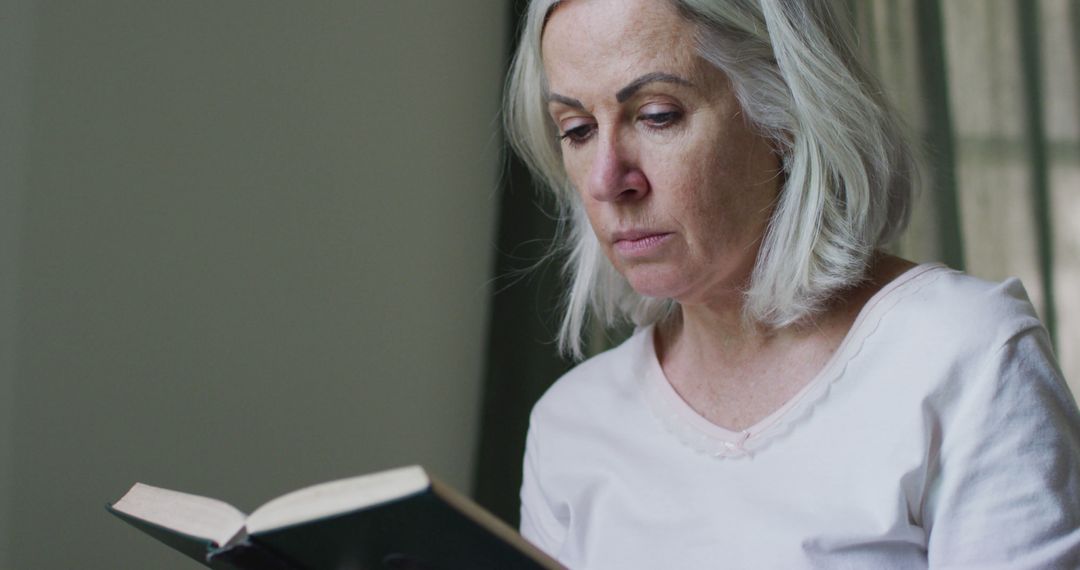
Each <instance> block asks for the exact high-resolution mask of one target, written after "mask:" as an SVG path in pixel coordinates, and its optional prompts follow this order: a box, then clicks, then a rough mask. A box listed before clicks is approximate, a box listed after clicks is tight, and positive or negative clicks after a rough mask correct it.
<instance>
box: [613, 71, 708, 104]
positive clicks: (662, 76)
mask: <svg viewBox="0 0 1080 570" xmlns="http://www.w3.org/2000/svg"><path fill="white" fill-rule="evenodd" d="M657 82H659V83H674V84H675V85H687V86H689V85H692V83H690V80H688V79H683V78H682V77H679V76H678V75H672V74H670V73H664V72H662V71H654V72H652V73H646V74H645V75H642V76H641V77H638V78H637V79H635V80H633V81H631V82H630V83H629V84H628V85H627V86H626V87H623V88H622V89H619V91H618V92H617V93H615V100H616V101H618V102H619V103H625V102H626V100H627V99H629V98H631V97H633V96H634V93H637V92H638V91H639V90H640V89H641V88H642V87H645V86H646V85H648V84H650V83H657Z"/></svg>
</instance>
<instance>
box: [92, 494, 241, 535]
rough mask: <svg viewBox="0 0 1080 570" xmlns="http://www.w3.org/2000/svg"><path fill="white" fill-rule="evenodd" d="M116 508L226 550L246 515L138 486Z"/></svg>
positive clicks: (214, 503) (229, 507)
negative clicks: (207, 541)
mask: <svg viewBox="0 0 1080 570" xmlns="http://www.w3.org/2000/svg"><path fill="white" fill-rule="evenodd" d="M112 508H113V509H115V510H117V511H120V512H122V513H126V514H128V515H131V516H133V517H135V518H138V519H142V520H144V521H146V522H149V523H152V524H156V525H158V526H160V527H164V528H167V529H170V530H173V531H175V532H178V533H181V534H186V535H188V536H193V537H195V538H202V539H207V540H210V541H212V542H213V543H214V544H216V545H217V546H223V545H225V544H227V543H228V542H229V541H230V540H232V539H233V537H234V536H236V535H237V534H238V533H240V532H242V530H243V528H244V518H245V515H244V513H242V512H240V511H239V510H238V509H237V508H236V507H234V506H232V505H230V504H228V503H225V502H223V501H219V500H217V499H211V498H209V497H201V496H199V495H191V494H188V493H181V492H179V491H171V490H169V489H161V488H159V487H153V486H151V485H144V484H142V483H136V484H135V486H134V487H132V488H131V490H130V491H128V492H127V494H125V495H124V496H123V497H121V498H120V500H119V501H116V502H115V503H113V505H112Z"/></svg>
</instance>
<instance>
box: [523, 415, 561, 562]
mask: <svg viewBox="0 0 1080 570" xmlns="http://www.w3.org/2000/svg"><path fill="white" fill-rule="evenodd" d="M537 439H538V437H537V430H536V428H535V426H534V425H530V427H529V434H528V437H527V438H526V441H525V461H524V466H523V470H522V484H521V529H520V530H521V535H522V536H524V537H525V539H526V540H528V541H529V542H531V543H533V544H534V545H536V547H537V548H539V549H540V550H543V551H544V552H545V553H547V554H548V555H549V556H551V557H552V558H558V556H557V555H558V553H559V550H560V549H561V547H562V542H563V540H564V539H565V538H566V525H565V524H564V523H563V522H560V520H559V519H558V517H556V516H555V514H554V511H553V509H552V508H551V504H550V503H549V501H548V497H547V495H546V494H545V493H544V491H543V489H542V488H541V482H542V479H541V477H540V470H539V467H540V465H541V460H540V452H539V449H538V448H539V443H538V441H537Z"/></svg>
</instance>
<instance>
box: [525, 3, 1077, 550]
mask: <svg viewBox="0 0 1080 570" xmlns="http://www.w3.org/2000/svg"><path fill="white" fill-rule="evenodd" d="M836 10H837V8H834V7H831V6H830V5H829V4H827V3H826V2H824V1H820V0H815V1H810V0H694V1H691V0H564V1H561V2H560V1H553V0H534V1H533V2H532V5H531V6H530V8H529V10H528V13H527V15H526V22H525V27H524V30H523V34H522V38H521V44H520V47H519V49H518V53H517V55H516V58H515V62H514V66H513V69H512V72H511V78H510V85H509V90H508V98H507V105H506V113H507V125H508V132H509V135H510V138H511V141H512V143H513V144H514V146H515V148H516V150H517V151H518V152H519V154H521V155H522V157H523V158H524V159H525V160H526V162H527V163H528V164H529V165H530V167H531V168H532V169H533V171H534V172H535V173H536V174H537V175H538V176H539V177H540V178H541V179H543V180H544V181H545V182H546V183H547V185H548V186H549V187H550V188H551V189H552V190H553V191H554V192H555V193H556V195H557V196H558V197H559V200H560V203H561V204H562V206H563V211H564V212H565V217H564V219H565V221H566V228H565V229H566V232H565V234H566V240H567V244H568V248H567V249H568V250H569V252H570V257H569V263H568V268H569V272H570V274H571V278H572V279H571V281H572V284H571V288H570V291H569V294H568V303H567V313H566V318H565V320H564V324H563V328H562V331H561V335H560V340H561V342H562V346H563V348H564V349H566V350H567V351H568V352H569V353H571V354H575V355H580V353H581V351H580V344H581V341H580V338H581V331H582V329H583V327H584V326H585V322H586V317H585V315H586V313H591V315H593V316H594V317H595V318H598V319H601V320H602V321H604V322H606V323H609V324H610V323H613V322H616V321H618V320H620V319H629V320H631V321H632V322H634V323H635V324H636V325H637V327H638V328H637V330H636V332H635V334H634V335H633V336H632V337H631V338H630V339H629V340H628V341H626V342H625V343H624V344H623V345H621V346H619V347H617V348H615V349H614V350H612V351H609V352H607V353H604V354H602V355H600V356H598V357H596V358H593V359H590V360H588V361H586V362H584V363H582V364H581V365H579V366H578V367H577V368H575V369H574V370H572V371H571V372H570V373H569V374H567V375H566V376H565V377H563V378H562V379H560V380H559V381H558V382H557V383H556V384H555V386H554V387H553V388H552V389H551V390H549V391H548V393H547V394H546V395H545V396H544V397H543V399H542V400H541V401H540V402H539V403H538V404H537V406H536V408H535V409H534V411H533V415H532V419H531V424H530V432H529V440H528V446H527V451H526V459H525V481H524V485H523V487H522V532H523V534H524V535H525V536H526V537H527V538H529V539H530V540H532V541H534V542H535V543H536V544H537V545H538V546H540V547H541V548H542V549H544V550H546V551H548V552H549V553H551V554H552V555H554V556H555V557H557V558H558V559H560V560H561V561H563V563H565V564H566V565H568V566H569V567H571V568H599V569H620V570H626V569H633V568H706V567H710V568H711V567H731V568H839V567H844V568H847V567H850V568H925V567H928V566H929V567H964V568H1005V567H1008V568H1077V567H1080V462H1078V454H1080V428H1078V426H1080V418H1078V413H1077V409H1076V405H1075V403H1074V401H1073V399H1072V397H1071V395H1070V394H1069V393H1068V390H1067V388H1066V387H1065V383H1064V381H1063V379H1062V378H1061V374H1060V372H1059V370H1058V368H1057V366H1056V364H1055V363H1054V361H1053V356H1052V354H1051V351H1050V348H1049V343H1048V340H1047V335H1046V332H1045V330H1044V329H1043V327H1042V326H1041V325H1040V323H1039V322H1038V320H1037V318H1036V317H1035V316H1034V312H1033V310H1032V308H1031V306H1030V304H1029V303H1028V301H1027V300H1026V296H1025V293H1024V291H1023V288H1022V286H1021V285H1020V284H1019V283H1018V282H1017V281H1015V280H1012V281H1007V282H1005V283H1003V284H993V283H987V282H984V281H980V280H978V279H975V278H972V277H968V276H965V275H963V274H961V273H959V272H955V271H952V270H949V269H947V268H945V267H943V266H941V265H934V264H930V265H918V266H916V265H915V264H913V263H911V262H908V261H905V260H902V259H898V258H896V257H892V256H890V255H887V254H885V253H883V251H882V247H883V246H885V245H886V244H888V243H889V241H890V240H892V239H894V238H895V237H896V236H897V234H898V233H899V232H901V231H902V230H903V228H904V226H905V223H906V220H907V208H908V205H909V203H910V201H911V195H912V192H913V190H914V187H915V185H916V182H917V180H918V172H917V166H916V163H915V161H914V159H913V157H912V153H911V151H910V149H909V147H908V145H907V144H906V142H905V141H904V138H903V137H902V136H901V135H900V129H899V128H898V127H897V124H896V121H895V120H894V118H893V115H892V112H891V111H890V109H889V107H888V105H887V104H886V102H885V101H884V100H883V99H882V98H881V97H880V96H879V90H878V88H877V86H876V84H875V83H874V82H873V81H872V80H871V78H869V77H868V76H867V75H866V74H865V72H864V71H863V70H862V68H861V67H859V64H858V63H857V62H856V58H855V56H854V54H853V50H852V48H851V46H850V45H849V43H848V41H847V39H846V36H845V35H844V33H842V32H841V31H840V30H842V29H843V28H842V27H841V26H840V25H839V20H838V19H837V15H836V14H835V13H834V12H835V11H836Z"/></svg>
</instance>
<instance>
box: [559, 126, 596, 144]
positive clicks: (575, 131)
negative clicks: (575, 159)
mask: <svg viewBox="0 0 1080 570" xmlns="http://www.w3.org/2000/svg"><path fill="white" fill-rule="evenodd" d="M595 130H596V127H595V126H594V125H592V124H590V123H577V124H573V125H570V126H569V127H568V128H565V129H564V130H563V132H562V134H561V135H559V139H560V140H563V141H566V143H567V144H569V145H570V146H571V147H577V146H580V145H583V144H585V141H587V140H589V139H590V138H591V137H592V134H593V132H594V131H595Z"/></svg>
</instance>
